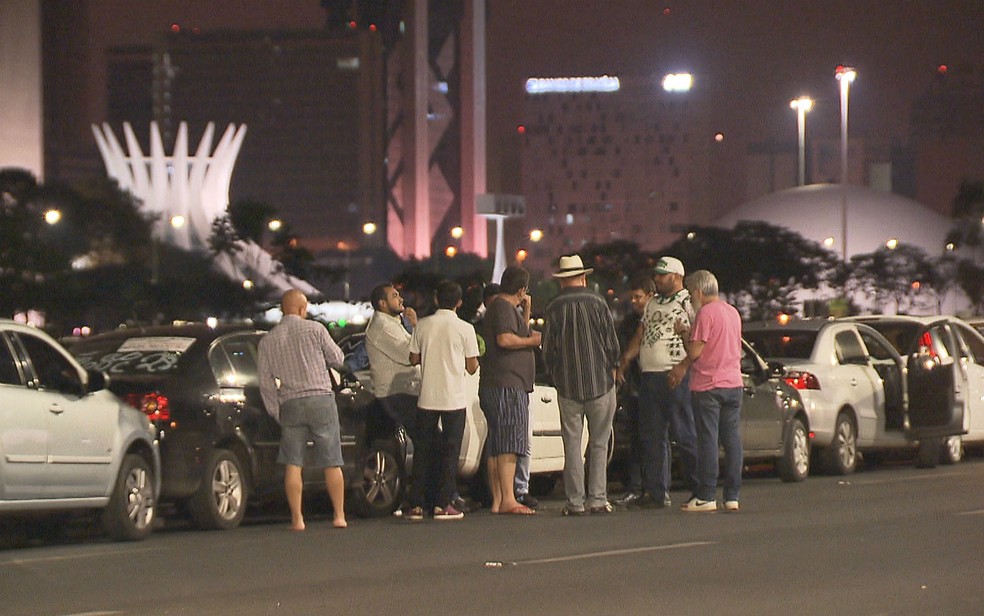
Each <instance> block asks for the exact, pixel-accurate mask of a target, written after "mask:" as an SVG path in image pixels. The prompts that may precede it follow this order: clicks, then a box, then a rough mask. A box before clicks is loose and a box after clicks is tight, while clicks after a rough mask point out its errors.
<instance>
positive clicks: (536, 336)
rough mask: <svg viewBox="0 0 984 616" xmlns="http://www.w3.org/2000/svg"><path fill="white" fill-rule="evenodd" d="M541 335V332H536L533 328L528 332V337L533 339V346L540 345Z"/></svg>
mask: <svg viewBox="0 0 984 616" xmlns="http://www.w3.org/2000/svg"><path fill="white" fill-rule="evenodd" d="M542 336H543V334H541V333H540V332H538V331H536V330H533V331H531V332H530V338H532V339H533V340H534V342H533V346H535V347H538V346H540V342H541V339H542Z"/></svg>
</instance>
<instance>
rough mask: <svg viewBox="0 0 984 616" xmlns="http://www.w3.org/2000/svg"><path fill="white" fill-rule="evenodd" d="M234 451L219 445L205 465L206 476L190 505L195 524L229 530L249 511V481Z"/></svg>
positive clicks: (201, 526)
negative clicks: (247, 485) (247, 499)
mask: <svg viewBox="0 0 984 616" xmlns="http://www.w3.org/2000/svg"><path fill="white" fill-rule="evenodd" d="M242 468H243V467H242V463H240V461H239V458H238V457H237V456H236V454H235V453H233V452H231V451H229V450H227V449H216V450H214V451H213V452H212V455H211V456H209V460H208V464H206V465H205V476H204V478H203V480H202V484H201V485H200V486H199V487H198V491H197V492H195V494H194V495H193V496H192V497H191V502H190V503H189V509H190V511H191V517H192V519H194V521H195V524H197V525H198V526H199V527H200V528H204V529H208V530H230V529H233V528H236V527H237V526H239V524H240V523H241V522H242V521H243V516H244V515H246V497H247V490H246V481H245V474H244V473H243V470H242Z"/></svg>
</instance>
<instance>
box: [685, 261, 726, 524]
mask: <svg viewBox="0 0 984 616" xmlns="http://www.w3.org/2000/svg"><path fill="white" fill-rule="evenodd" d="M687 289H688V290H689V291H690V297H691V298H692V299H693V302H694V305H695V306H697V316H696V317H695V318H694V324H693V327H692V328H688V326H687V325H686V323H683V322H682V321H681V322H678V324H677V333H679V334H680V335H681V336H682V337H683V339H684V341H685V344H686V347H687V356H686V357H685V358H684V359H683V360H682V361H681V362H680V363H678V364H677V365H675V366H673V369H672V370H671V371H670V376H669V380H670V383H671V386H674V385H676V384H679V383H680V382H681V381H682V380H683V377H684V375H685V374H686V372H687V369H688V368H690V371H691V374H690V392H691V395H692V397H693V405H694V419H695V420H696V424H697V478H698V485H697V489H696V490H695V491H694V495H693V497H692V498H691V499H690V500H688V501H687V502H686V503H684V504H683V506H682V509H683V510H684V511H690V512H710V511H716V510H717V500H716V498H717V480H718V444H719V443H720V445H721V447H723V448H724V477H723V483H724V510H725V511H732V512H736V511H738V497H739V491H740V490H741V469H742V464H743V455H744V454H743V452H742V445H741V395H742V390H741V388H742V385H743V383H742V378H741V315H739V314H738V311H737V310H736V309H735V307H734V306H732V305H730V304H728V303H727V302H725V301H723V300H722V299H721V298H720V296H719V292H718V281H717V278H715V277H714V274H712V273H710V272H709V271H707V270H699V271H696V272H694V273H693V274H691V275H690V276H688V277H687Z"/></svg>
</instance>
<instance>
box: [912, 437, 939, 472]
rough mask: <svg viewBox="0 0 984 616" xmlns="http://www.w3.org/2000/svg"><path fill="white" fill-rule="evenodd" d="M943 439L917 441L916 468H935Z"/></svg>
mask: <svg viewBox="0 0 984 616" xmlns="http://www.w3.org/2000/svg"><path fill="white" fill-rule="evenodd" d="M942 445H943V439H939V438H928V439H925V440H922V441H919V448H918V450H917V451H916V468H936V464H937V463H938V462H939V460H940V455H941V454H940V449H942Z"/></svg>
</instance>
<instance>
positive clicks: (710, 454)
mask: <svg viewBox="0 0 984 616" xmlns="http://www.w3.org/2000/svg"><path fill="white" fill-rule="evenodd" d="M692 395H693V400H694V420H695V421H696V423H697V478H698V481H699V482H700V483H699V486H698V489H697V491H696V492H694V496H696V497H697V498H699V499H700V500H714V499H715V498H717V480H718V444H719V443H720V446H721V447H723V448H724V466H723V470H724V475H723V477H722V478H721V479H722V483H723V484H724V486H723V487H724V500H726V501H729V500H733V501H736V500H738V496H739V492H740V491H741V468H742V465H743V463H744V454H743V452H742V448H741V387H725V388H718V389H709V390H707V391H695V392H692Z"/></svg>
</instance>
